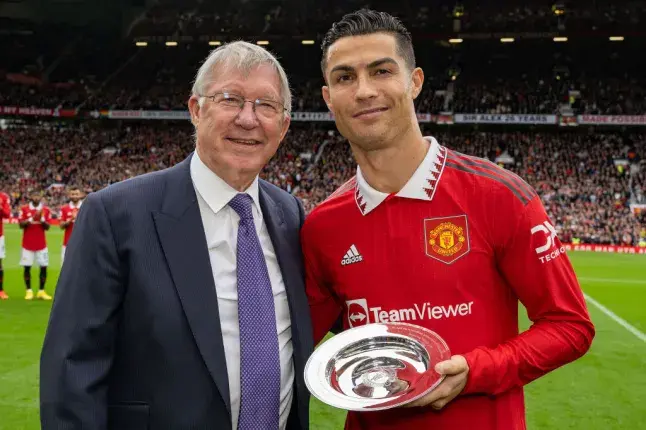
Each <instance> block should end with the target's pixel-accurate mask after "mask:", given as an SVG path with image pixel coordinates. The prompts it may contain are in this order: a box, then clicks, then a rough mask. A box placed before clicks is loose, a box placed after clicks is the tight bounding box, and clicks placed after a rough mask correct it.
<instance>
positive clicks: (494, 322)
mask: <svg viewBox="0 0 646 430" xmlns="http://www.w3.org/2000/svg"><path fill="white" fill-rule="evenodd" d="M430 141H431V145H430V148H429V151H428V153H427V155H426V158H425V159H424V161H423V162H422V163H421V165H420V166H419V168H418V169H417V170H416V172H415V173H414V174H413V176H412V177H411V179H410V180H409V181H408V183H407V184H406V185H405V186H404V188H402V190H401V191H400V192H398V193H396V194H384V193H381V192H378V191H376V190H375V189H373V188H371V187H370V186H369V185H368V184H367V182H366V181H365V180H364V179H363V177H362V175H361V170H360V169H357V175H356V176H355V178H353V179H352V180H351V181H349V182H348V183H347V184H345V185H344V186H343V187H341V188H340V189H339V190H337V191H336V192H335V193H334V194H333V195H332V196H330V198H328V200H326V201H325V202H323V203H322V204H321V205H319V206H318V207H317V208H316V209H314V211H312V213H311V214H310V215H309V216H308V217H307V219H306V221H305V224H304V226H303V229H302V233H301V234H302V245H303V252H304V258H305V265H306V275H307V283H306V284H307V293H308V298H309V300H310V307H311V311H312V319H313V326H314V336H315V339H314V340H315V342H317V343H318V342H319V341H320V340H321V339H322V338H323V337H324V336H325V334H326V333H327V332H328V330H329V329H330V328H331V326H332V325H333V323H334V322H335V321H336V320H337V318H338V317H339V316H341V315H342V319H343V324H344V327H345V328H349V327H356V326H357V325H363V324H366V323H375V322H389V321H393V322H394V321H401V322H409V323H412V324H418V325H421V326H424V327H427V328H429V329H431V330H433V331H435V332H436V333H438V334H439V335H440V336H442V337H443V338H444V339H445V340H446V342H447V344H448V346H449V348H450V350H451V354H453V355H458V354H459V355H463V356H464V357H465V358H466V359H467V362H468V364H469V369H470V370H469V377H468V381H467V386H466V387H465V389H464V391H463V392H462V394H461V395H460V396H458V397H457V398H456V399H454V400H453V401H451V402H450V403H449V404H448V405H447V406H445V407H444V409H442V410H441V411H439V412H438V411H434V410H432V409H431V408H430V407H426V408H403V409H402V408H399V409H396V410H387V411H379V412H370V413H356V412H349V413H348V418H347V422H346V428H348V429H366V428H369V429H386V428H388V429H392V428H397V429H411V430H412V429H415V430H417V429H422V428H429V429H467V428H477V429H478V430H489V429H491V430H494V429H495V430H506V429H510V430H511V429H514V430H517V429H524V428H525V409H524V399H523V388H522V387H523V385H525V384H527V383H529V382H530V381H532V380H534V379H536V378H538V377H540V376H542V375H544V374H545V373H547V372H549V371H551V370H553V369H555V368H557V367H559V366H561V365H563V364H566V363H568V362H570V361H572V360H574V359H576V358H578V357H580V356H581V355H583V354H584V353H585V352H586V351H587V349H588V348H589V346H590V344H591V341H592V338H593V336H594V327H593V325H592V323H591V321H590V317H589V315H588V311H587V308H586V304H585V300H584V298H583V295H582V292H581V289H580V286H579V284H578V281H577V279H576V276H575V274H574V271H573V269H572V266H571V264H570V261H569V259H568V257H567V255H566V254H565V250H564V248H563V247H562V245H561V242H560V241H559V239H558V237H557V236H556V232H555V230H554V227H553V226H552V224H551V222H550V220H549V219H548V216H547V214H546V212H545V210H544V208H543V205H542V203H541V200H540V198H539V197H538V196H537V195H536V193H535V191H534V190H533V189H532V188H531V187H530V186H529V185H528V184H526V183H525V182H524V181H522V180H521V179H520V178H519V177H518V176H516V175H514V174H513V173H511V172H509V171H507V170H504V169H502V168H500V167H498V166H497V165H495V164H493V163H491V162H489V161H486V160H483V159H479V158H475V157H470V156H466V155H462V154H459V153H456V152H454V151H451V150H448V149H446V148H444V147H442V146H441V145H439V144H438V143H437V141H436V140H435V139H432V138H431V139H430ZM519 300H520V302H522V303H523V304H524V305H525V307H526V308H527V310H528V315H529V318H530V319H531V320H532V321H533V325H532V327H531V328H530V329H529V330H528V331H527V332H524V333H522V334H521V335H519V329H518V301H519Z"/></svg>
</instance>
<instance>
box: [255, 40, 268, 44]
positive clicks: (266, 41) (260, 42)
mask: <svg viewBox="0 0 646 430" xmlns="http://www.w3.org/2000/svg"><path fill="white" fill-rule="evenodd" d="M256 43H257V44H258V45H269V41H268V40H259V41H257V42H256Z"/></svg>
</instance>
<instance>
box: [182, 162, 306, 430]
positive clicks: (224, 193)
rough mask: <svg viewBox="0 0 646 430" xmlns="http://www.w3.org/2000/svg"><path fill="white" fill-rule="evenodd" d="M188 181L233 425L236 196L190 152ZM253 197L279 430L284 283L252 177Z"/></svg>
mask: <svg viewBox="0 0 646 430" xmlns="http://www.w3.org/2000/svg"><path fill="white" fill-rule="evenodd" d="M191 179H192V180H193V186H194V188H195V192H196V194H197V201H198V204H199V206H200V214H201V216H202V223H203V224H204V233H205V235H206V243H207V245H208V249H209V258H210V260H211V268H212V270H213V279H214V281H215V289H216V291H217V296H218V310H219V313H220V326H221V328H222V340H223V342H224V354H225V358H226V362H227V374H228V378H229V393H230V397H231V415H232V425H233V429H234V430H235V429H236V428H237V427H238V414H239V413H240V329H239V325H238V281H237V275H236V250H237V243H238V224H239V221H240V217H239V216H238V214H237V213H236V212H235V211H234V210H233V209H232V208H231V207H230V206H229V205H228V203H229V201H230V200H231V199H232V198H233V197H234V196H235V195H236V194H238V191H236V190H235V189H234V188H232V187H231V186H230V185H228V184H227V183H226V182H224V180H222V179H221V178H220V177H218V176H217V175H216V174H215V173H214V172H213V171H211V169H209V168H208V167H207V166H206V165H205V164H204V163H203V162H202V160H201V159H200V158H199V156H198V154H197V151H195V153H194V155H193V158H192V159H191ZM245 192H246V193H247V194H249V195H250V196H251V198H252V199H253V205H252V212H253V217H254V223H255V225H256V231H257V233H258V238H259V239H260V245H261V247H262V251H263V254H264V255H265V261H266V263H267V270H268V272H269V280H270V281H271V288H272V291H273V294H274V306H275V309H276V329H277V333H278V347H279V351H280V372H281V382H280V420H279V428H280V429H284V428H285V426H286V424H287V417H288V416H289V412H290V408H291V404H292V396H293V384H294V363H293V359H292V354H293V346H292V332H291V320H290V317H289V306H288V305H287V293H286V292H285V284H284V283H283V277H282V274H281V272H280V267H279V266H278V260H277V258H276V253H275V252H274V247H273V244H272V242H271V238H270V237H269V232H268V231H267V227H266V226H265V223H264V221H263V216H262V211H261V210H260V200H259V192H258V178H257V177H256V179H255V180H254V182H253V184H251V186H250V187H249V188H248V189H247V190H246V191H245Z"/></svg>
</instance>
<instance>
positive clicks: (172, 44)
mask: <svg viewBox="0 0 646 430" xmlns="http://www.w3.org/2000/svg"><path fill="white" fill-rule="evenodd" d="M166 46H177V42H172V41H171V42H166Z"/></svg>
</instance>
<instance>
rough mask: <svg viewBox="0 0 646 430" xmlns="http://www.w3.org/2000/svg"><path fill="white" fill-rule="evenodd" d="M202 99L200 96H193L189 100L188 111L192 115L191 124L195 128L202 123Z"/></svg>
mask: <svg viewBox="0 0 646 430" xmlns="http://www.w3.org/2000/svg"><path fill="white" fill-rule="evenodd" d="M201 107H202V106H201V105H200V98H199V97H198V96H191V97H190V98H189V99H188V111H189V113H190V114H191V122H192V123H193V126H194V127H197V124H198V123H199V122H200V108H201Z"/></svg>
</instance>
